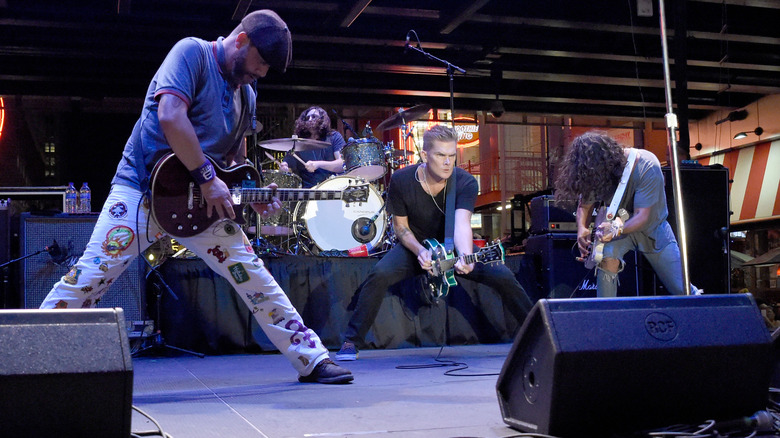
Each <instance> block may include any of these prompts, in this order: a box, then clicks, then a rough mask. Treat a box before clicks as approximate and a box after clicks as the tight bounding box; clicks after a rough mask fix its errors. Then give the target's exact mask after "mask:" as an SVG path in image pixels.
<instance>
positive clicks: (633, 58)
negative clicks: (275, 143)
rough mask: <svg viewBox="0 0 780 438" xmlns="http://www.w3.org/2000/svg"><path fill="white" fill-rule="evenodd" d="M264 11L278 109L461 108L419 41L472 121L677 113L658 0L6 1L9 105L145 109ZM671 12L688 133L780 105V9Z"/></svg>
mask: <svg viewBox="0 0 780 438" xmlns="http://www.w3.org/2000/svg"><path fill="white" fill-rule="evenodd" d="M746 3H750V6H745V4H746ZM262 8H270V9H274V10H275V11H277V12H278V13H279V14H280V15H281V16H282V17H283V18H284V19H285V20H286V21H287V23H288V25H289V26H290V28H291V31H292V34H293V47H294V49H293V55H294V56H293V63H292V66H291V68H290V69H288V72H287V73H286V74H284V75H273V74H272V75H270V76H269V77H267V78H266V79H265V80H261V83H260V99H261V100H262V101H264V102H278V103H295V104H298V103H301V104H310V103H311V104H321V105H332V106H336V105H338V106H361V107H383V108H388V107H392V106H411V105H416V104H420V103H428V104H430V105H432V106H434V107H438V108H448V107H449V87H450V81H449V79H448V76H447V72H446V68H445V65H444V64H443V63H441V62H439V61H435V60H432V59H430V58H428V57H426V56H424V55H422V54H420V53H418V52H416V51H414V50H404V46H405V40H406V36H407V35H410V40H411V43H412V44H413V45H414V46H418V44H419V47H420V48H422V49H423V50H424V51H426V52H428V53H429V54H431V55H433V56H435V57H437V58H439V59H440V60H444V61H447V62H449V63H451V64H453V65H455V66H458V67H460V68H462V69H463V70H465V74H463V73H459V72H456V73H455V74H454V77H453V81H452V85H453V89H454V92H455V99H454V102H455V109H456V110H459V111H474V110H487V109H489V108H490V106H491V103H492V102H493V101H494V100H495V99H496V95H498V97H499V99H500V100H501V101H502V103H503V105H504V108H505V110H506V111H511V112H522V113H530V114H550V115H594V116H604V117H615V118H628V119H635V120H642V119H645V120H647V119H652V120H657V119H659V118H662V117H663V115H664V114H665V113H666V109H665V101H666V100H665V92H664V74H663V63H662V50H661V39H660V31H659V29H660V24H659V4H658V1H652V0H647V1H646V0H598V1H582V0H566V1H563V0H548V1H527V0H473V1H465V0H446V1H443V0H431V1H410V0H322V1H297V0H270V1H252V0H113V1H111V0H0V95H4V96H25V97H36V98H50V97H52V98H53V97H57V98H63V97H67V98H71V99H79V100H83V99H87V100H94V101H99V102H127V101H128V100H129V101H133V100H138V101H140V98H141V97H142V96H143V94H144V92H145V90H146V87H147V85H148V82H149V80H150V79H151V77H152V75H153V74H154V71H155V70H156V68H157V67H158V65H159V64H160V62H161V61H162V59H163V57H164V56H165V54H166V53H167V51H168V50H169V49H170V47H171V46H172V45H173V44H174V43H175V42H176V41H177V40H179V39H181V38H183V37H185V36H198V37H201V38H204V39H210V40H211V39H215V38H216V37H217V36H219V35H226V34H227V33H229V31H230V30H231V29H232V28H233V27H234V26H235V25H236V24H237V23H238V20H239V19H240V17H242V16H243V15H245V14H246V13H247V12H250V11H252V10H255V9H262ZM665 10H666V22H667V28H668V36H669V39H668V41H669V57H670V59H671V66H670V71H671V74H672V77H673V79H675V80H676V84H677V85H678V86H677V87H675V90H674V93H673V101H674V103H675V105H678V104H679V108H677V109H676V112H679V115H680V116H681V122H682V121H684V120H685V118H690V119H694V120H695V119H699V118H702V117H704V116H705V115H707V114H709V113H711V112H712V111H716V110H726V111H731V110H733V109H736V108H740V107H743V106H745V105H747V104H748V103H750V102H753V101H755V100H756V99H758V98H759V97H761V96H764V95H768V94H775V93H778V92H780V74H778V73H780V25H778V23H780V1H778V0H756V1H750V2H746V1H743V0H691V1H687V2H686V1H676V0H672V1H667V2H666V4H665ZM412 30H413V31H414V32H412V33H410V31H412ZM415 35H416V37H417V38H415ZM678 35H685V36H686V37H685V38H679V37H678ZM418 39H419V41H418ZM681 85H684V86H681ZM138 109H139V108H138V106H136V105H128V108H127V111H129V112H137V111H138Z"/></svg>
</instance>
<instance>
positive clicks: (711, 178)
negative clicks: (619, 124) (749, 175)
mask: <svg viewBox="0 0 780 438" xmlns="http://www.w3.org/2000/svg"><path fill="white" fill-rule="evenodd" d="M663 172H664V180H665V181H666V203H667V206H668V209H669V217H668V219H667V220H668V221H669V225H671V226H672V230H674V235H675V236H678V233H677V214H676V208H675V207H676V206H675V202H674V193H673V190H672V175H671V170H670V169H669V168H664V169H663ZM680 187H681V189H682V198H683V199H682V200H683V209H684V211H685V223H686V225H687V226H686V234H687V236H688V274H689V275H690V277H691V283H693V284H694V285H695V286H696V287H698V288H700V289H704V292H705V293H708V294H725V293H729V292H730V290H731V271H730V270H729V262H730V255H729V251H728V250H729V231H728V230H729V217H730V213H729V170H728V169H727V168H725V167H722V166H719V167H681V168H680ZM678 240H679V236H678ZM656 283H657V287H659V288H660V287H663V284H662V283H661V282H660V281H656Z"/></svg>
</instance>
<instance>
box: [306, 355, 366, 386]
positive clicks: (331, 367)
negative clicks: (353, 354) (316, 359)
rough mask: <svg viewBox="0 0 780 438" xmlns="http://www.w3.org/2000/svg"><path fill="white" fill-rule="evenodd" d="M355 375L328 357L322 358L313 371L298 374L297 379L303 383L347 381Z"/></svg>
mask: <svg viewBox="0 0 780 438" xmlns="http://www.w3.org/2000/svg"><path fill="white" fill-rule="evenodd" d="M354 378H355V376H353V375H352V372H351V371H350V370H348V369H346V368H344V367H340V366H338V365H336V364H335V363H333V361H332V360H330V359H323V360H322V361H321V362H320V363H318V364H317V366H316V367H314V371H312V372H311V374H309V375H308V376H298V381H299V382H303V383H348V382H351V381H352V380H353V379H354Z"/></svg>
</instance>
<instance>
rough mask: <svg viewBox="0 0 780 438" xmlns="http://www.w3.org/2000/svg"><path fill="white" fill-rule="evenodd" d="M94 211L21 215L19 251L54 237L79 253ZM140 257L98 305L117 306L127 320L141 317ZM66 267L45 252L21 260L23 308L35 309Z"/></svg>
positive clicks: (35, 247) (42, 245) (33, 248)
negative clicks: (89, 212) (78, 213)
mask: <svg viewBox="0 0 780 438" xmlns="http://www.w3.org/2000/svg"><path fill="white" fill-rule="evenodd" d="M97 218H98V215H97V214H87V215H67V214H62V215H55V216H32V215H30V214H28V213H25V214H23V215H22V218H21V223H20V232H21V239H20V242H21V243H20V245H21V252H20V253H21V254H22V255H24V254H32V253H34V252H36V251H40V250H42V249H44V248H45V247H46V246H49V245H51V244H52V242H53V241H54V240H56V241H57V244H59V245H60V246H61V247H63V248H66V247H70V248H71V249H70V250H69V251H71V252H72V253H75V254H81V253H83V252H84V248H85V247H86V246H87V243H88V242H89V238H90V236H91V235H92V230H93V229H94V228H95V223H96V222H97ZM144 265H145V264H144V261H143V260H141V258H140V257H139V258H137V259H136V260H135V261H133V263H131V264H130V265H129V266H128V268H127V270H126V271H125V272H123V273H122V275H120V276H119V278H117V279H116V280H115V281H114V283H113V284H112V285H111V287H110V288H109V289H108V291H107V292H106V294H105V295H104V296H103V299H101V300H100V302H99V303H98V307H101V308H111V307H121V308H122V309H123V310H124V315H125V318H127V320H128V321H140V320H143V319H145V315H146V312H144V304H143V303H144V301H143V300H144V284H145V282H144ZM67 272H68V269H67V268H66V267H64V266H60V265H57V264H56V263H54V262H53V261H52V260H51V257H49V255H48V254H46V253H41V254H39V255H36V256H33V257H29V258H27V259H25V260H23V261H22V266H21V273H22V275H21V283H22V288H21V290H22V294H23V295H22V301H21V302H22V303H23V305H24V308H25V309H37V308H38V307H39V306H40V305H41V303H42V302H43V300H44V298H46V295H48V294H49V291H50V290H51V287H52V286H53V285H54V283H56V282H57V281H59V279H60V277H62V276H63V275H65V274H66V273H67Z"/></svg>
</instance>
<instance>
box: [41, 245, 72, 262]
mask: <svg viewBox="0 0 780 438" xmlns="http://www.w3.org/2000/svg"><path fill="white" fill-rule="evenodd" d="M44 249H45V250H46V252H48V253H49V256H50V257H51V260H52V261H53V262H54V263H56V264H58V265H59V264H61V263H62V262H64V261H65V259H66V258H67V257H68V252H67V250H65V251H63V250H62V248H60V245H59V244H58V243H57V240H56V239H54V240H53V242H52V244H51V245H49V246H47V247H45V248H44Z"/></svg>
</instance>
